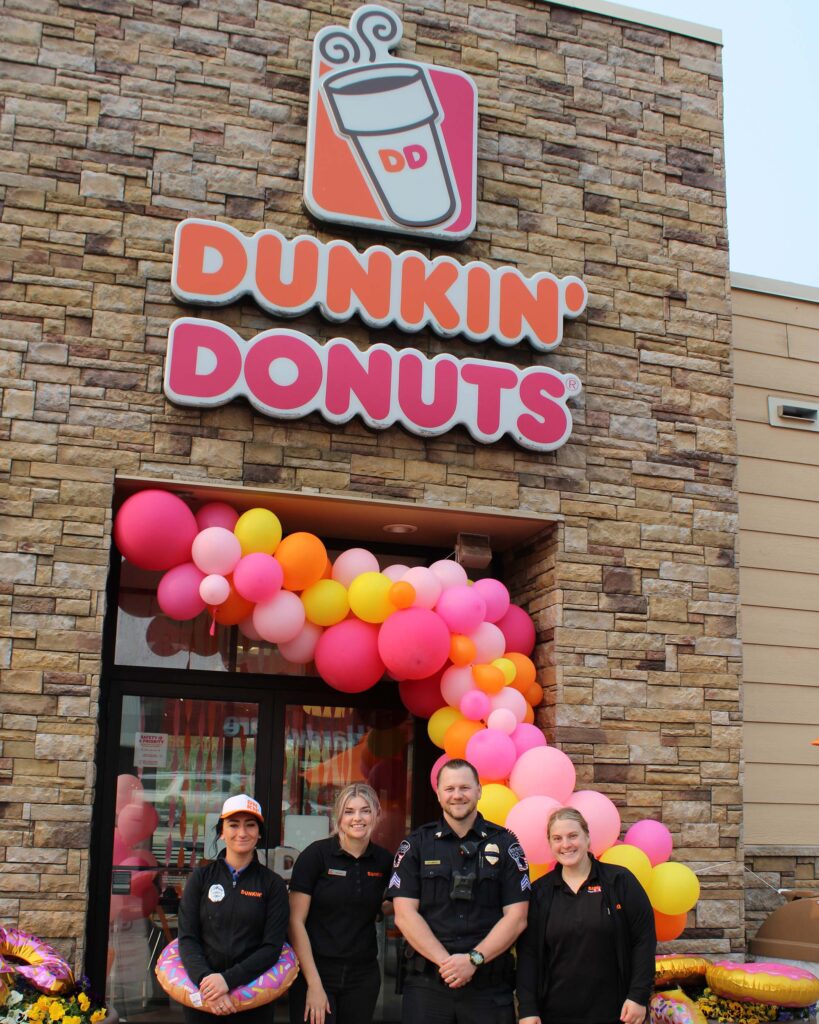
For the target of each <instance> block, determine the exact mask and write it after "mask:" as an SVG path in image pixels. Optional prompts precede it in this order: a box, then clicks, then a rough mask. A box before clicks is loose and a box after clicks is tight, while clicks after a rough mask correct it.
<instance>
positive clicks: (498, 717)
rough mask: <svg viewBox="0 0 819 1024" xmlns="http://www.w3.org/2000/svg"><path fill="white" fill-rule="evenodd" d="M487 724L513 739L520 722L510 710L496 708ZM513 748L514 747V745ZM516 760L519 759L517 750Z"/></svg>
mask: <svg viewBox="0 0 819 1024" xmlns="http://www.w3.org/2000/svg"><path fill="white" fill-rule="evenodd" d="M486 724H487V726H488V727H489V728H490V729H497V731H498V732H502V733H505V734H506V735H507V736H510V737H511V735H512V733H513V732H514V731H515V726H516V725H517V724H518V720H517V718H515V716H514V714H513V712H511V711H510V710H509V708H496V709H495V710H494V711H493V712H492V713H491V714H490V715H489V718H488V719H487V720H486ZM512 746H513V747H514V743H513V744H512ZM515 758H517V750H515Z"/></svg>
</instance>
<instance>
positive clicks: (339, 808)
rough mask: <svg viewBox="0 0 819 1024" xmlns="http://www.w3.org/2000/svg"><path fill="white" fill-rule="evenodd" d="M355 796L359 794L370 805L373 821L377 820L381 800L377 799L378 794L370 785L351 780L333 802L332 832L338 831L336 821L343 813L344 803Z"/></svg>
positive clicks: (379, 814) (379, 815)
mask: <svg viewBox="0 0 819 1024" xmlns="http://www.w3.org/2000/svg"><path fill="white" fill-rule="evenodd" d="M357 796H360V797H361V799H362V800H365V801H366V802H367V803H368V804H369V805H370V810H371V811H372V812H373V821H374V822H375V821H378V819H379V818H380V817H381V801H380V800H379V799H378V794H377V793H376V791H375V790H374V789H373V788H372V786H368V785H367V784H366V782H351V783H350V785H349V786H345V787H344V789H342V790H341V792H340V793H339V794H338V796H337V797H336V800H335V803H334V804H333V832H334V833H335V832H338V823H339V819H340V818H341V815H342V814H343V813H344V806H345V804H346V803H347V801H348V800H353V799H354V798H355V797H357Z"/></svg>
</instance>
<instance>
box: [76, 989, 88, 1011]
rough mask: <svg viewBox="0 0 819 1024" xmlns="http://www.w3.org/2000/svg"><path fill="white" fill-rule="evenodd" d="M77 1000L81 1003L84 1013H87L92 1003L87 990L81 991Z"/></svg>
mask: <svg viewBox="0 0 819 1024" xmlns="http://www.w3.org/2000/svg"><path fill="white" fill-rule="evenodd" d="M77 1002H78V1003H79V1004H80V1009H81V1010H82V1012H83V1013H85V1012H86V1010H87V1009H88V1007H89V1006H90V1005H91V1000H90V999H89V998H88V996H87V995H86V994H85V992H80V994H79V995H78V996H77Z"/></svg>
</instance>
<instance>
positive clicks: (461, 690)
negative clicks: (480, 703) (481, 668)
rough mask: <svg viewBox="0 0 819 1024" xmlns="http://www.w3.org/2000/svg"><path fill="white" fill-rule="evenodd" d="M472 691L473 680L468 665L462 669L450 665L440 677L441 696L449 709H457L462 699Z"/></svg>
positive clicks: (473, 687)
mask: <svg viewBox="0 0 819 1024" xmlns="http://www.w3.org/2000/svg"><path fill="white" fill-rule="evenodd" d="M474 689H475V680H474V679H473V677H472V669H471V668H470V667H469V665H465V666H463V667H462V668H459V667H458V666H457V665H450V666H449V668H448V669H445V670H444V674H443V675H442V676H441V694H442V695H443V698H444V700H445V701H446V702H447V704H449V706H450V707H453V708H459V707H460V706H461V701H462V700H463V699H464V697H465V696H466V695H467V694H468V693H469V692H470V690H474Z"/></svg>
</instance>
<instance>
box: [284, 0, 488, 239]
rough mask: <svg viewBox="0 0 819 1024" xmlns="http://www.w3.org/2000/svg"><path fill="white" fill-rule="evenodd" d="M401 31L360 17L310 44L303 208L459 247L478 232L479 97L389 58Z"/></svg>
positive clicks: (393, 20) (454, 76)
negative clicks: (459, 241)
mask: <svg viewBox="0 0 819 1024" xmlns="http://www.w3.org/2000/svg"><path fill="white" fill-rule="evenodd" d="M402 34H403V29H402V27H401V22H400V20H399V19H398V17H397V15H396V14H394V13H393V12H392V11H390V10H388V9H387V8H385V7H380V6H375V5H369V4H368V5H366V6H364V7H360V8H359V9H358V10H357V11H356V12H355V14H354V15H353V17H352V19H351V21H350V27H349V29H345V28H342V27H339V26H328V27H327V28H324V29H322V30H321V31H320V32H319V33H318V34H317V36H316V39H315V42H314V45H313V70H312V79H311V91H310V118H309V124H308V141H307V165H306V174H305V191H304V197H305V203H306V205H307V208H308V209H309V210H310V211H311V213H313V214H314V215H315V216H316V217H319V218H321V219H323V220H329V221H335V222H338V223H345V224H353V225H356V226H366V227H377V228H380V229H382V230H389V231H397V232H401V233H406V234H413V235H428V236H433V237H437V238H450V239H459V238H465V237H466V236H467V235H469V234H470V233H471V232H472V230H473V229H474V227H475V191H476V139H477V91H476V89H475V85H474V82H473V81H472V79H471V78H469V76H468V75H465V74H463V73H462V72H460V71H455V70H451V69H444V68H438V67H433V66H432V65H429V64H423V63H420V62H418V61H410V60H401V59H398V58H396V57H393V56H392V55H391V54H390V50H392V49H395V47H396V46H397V45H398V43H399V42H400V40H401V36H402Z"/></svg>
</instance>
